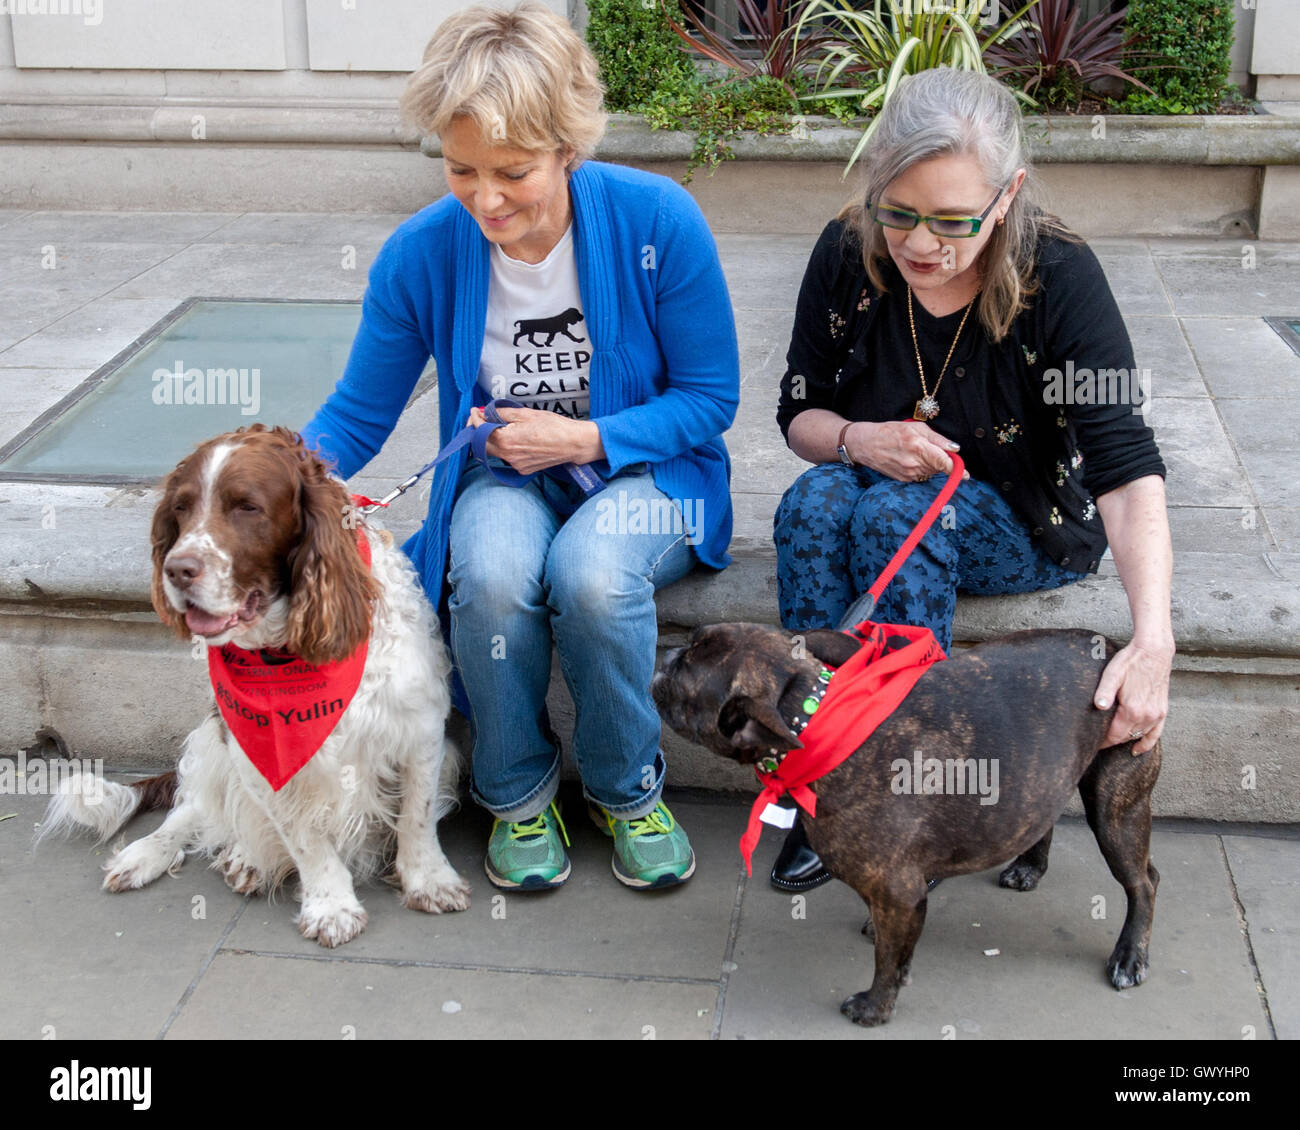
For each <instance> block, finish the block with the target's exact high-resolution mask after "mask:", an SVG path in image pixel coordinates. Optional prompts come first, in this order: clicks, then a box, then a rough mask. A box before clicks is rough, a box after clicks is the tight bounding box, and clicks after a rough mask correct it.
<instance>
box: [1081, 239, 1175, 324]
mask: <svg viewBox="0 0 1300 1130" xmlns="http://www.w3.org/2000/svg"><path fill="white" fill-rule="evenodd" d="M1088 246H1089V247H1091V248H1092V250H1093V252H1094V253H1095V254H1096V256H1097V262H1099V263H1100V264H1101V269H1102V270H1103V271H1104V272H1105V274H1106V282H1107V284H1108V285H1109V286H1110V292H1111V294H1113V295H1114V296H1115V302H1116V305H1118V306H1119V309H1120V313H1121V314H1123V315H1124V317H1125V318H1132V317H1141V316H1149V315H1154V314H1162V315H1169V314H1172V313H1173V312H1174V309H1173V304H1172V302H1171V301H1170V299H1169V296H1168V293H1167V292H1166V290H1165V288H1164V286H1163V284H1162V283H1161V279H1160V273H1159V271H1158V270H1157V269H1156V265H1155V261H1154V260H1153V258H1152V255H1151V250H1150V247H1149V245H1148V243H1147V241H1145V240H1089V241H1088Z"/></svg>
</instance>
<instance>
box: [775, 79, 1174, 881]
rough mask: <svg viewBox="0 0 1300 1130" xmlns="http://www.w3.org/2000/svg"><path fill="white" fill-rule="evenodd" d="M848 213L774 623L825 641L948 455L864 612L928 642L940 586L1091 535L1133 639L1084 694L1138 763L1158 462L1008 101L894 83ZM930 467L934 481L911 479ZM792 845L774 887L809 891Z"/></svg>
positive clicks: (1076, 571)
mask: <svg viewBox="0 0 1300 1130" xmlns="http://www.w3.org/2000/svg"><path fill="white" fill-rule="evenodd" d="M863 159H864V163H865V165H866V168H867V170H868V174H867V176H868V179H867V190H866V195H865V199H864V200H862V201H861V202H859V203H857V204H855V205H852V206H850V207H849V208H846V209H845V210H844V211H843V212H842V213H841V214H840V216H839V217H837V218H836V220H834V221H833V222H832V223H831V224H829V225H828V226H827V228H826V229H825V231H824V232H823V233H822V236H821V238H820V239H819V240H818V242H817V246H816V248H815V249H814V251H813V254H812V258H811V261H810V262H809V265H808V269H807V273H806V274H805V276H804V280H803V286H802V289H801V291H800V294H799V301H798V307H797V311H796V316H795V324H794V332H793V335H792V337H791V343H790V350H789V354H788V357H787V359H788V363H789V367H788V370H787V372H786V375H785V378H784V380H783V382H782V386H781V402H780V408H779V410H778V413H777V421H778V423H779V424H780V427H781V430H782V433H783V434H784V435H785V437H786V441H787V443H788V444H789V446H790V448H791V449H792V450H793V451H794V452H795V453H796V454H798V455H799V456H800V457H802V458H804V459H806V460H808V461H809V462H810V463H813V464H815V465H816V466H814V467H813V468H812V469H811V470H809V471H807V472H805V473H804V474H803V475H801V476H800V477H799V479H798V480H796V482H795V483H794V485H793V486H791V488H790V489H789V490H788V491H787V492H786V494H785V496H784V498H783V499H782V501H781V505H780V507H779V508H778V510H777V514H776V520H775V540H776V546H777V558H778V592H779V599H780V605H781V618H782V623H783V624H785V626H786V627H788V628H800V629H803V628H823V627H835V626H837V625H838V622H839V621H840V619H841V618H842V617H843V615H844V613H845V612H846V610H847V609H848V608H849V606H850V605H851V604H852V603H853V602H854V600H855V599H856V598H857V597H859V596H860V595H861V594H862V593H863V592H864V591H865V590H866V588H867V586H869V585H870V584H871V582H872V581H873V580H874V579H875V577H876V575H877V574H878V573H879V572H880V570H881V569H882V568H883V566H884V565H885V563H886V562H887V561H888V560H889V558H890V556H891V555H892V554H893V552H894V550H895V549H896V548H897V547H898V545H899V544H900V543H901V541H902V540H903V537H904V536H905V535H906V534H907V533H908V532H909V531H910V530H911V528H912V526H913V525H914V524H915V523H916V521H917V519H918V518H919V517H920V516H921V515H922V514H923V513H924V511H925V509H926V508H927V507H928V505H929V504H930V502H931V501H932V500H933V499H934V496H935V495H936V493H937V492H938V489H939V486H940V485H941V479H942V476H944V475H946V474H947V473H948V472H949V471H950V470H951V468H952V462H951V459H950V458H949V455H950V453H951V452H953V451H957V450H958V449H960V451H961V454H962V457H963V459H964V460H965V463H966V466H967V471H968V474H969V476H970V477H969V481H967V482H965V483H964V484H963V485H962V487H961V488H960V490H958V492H957V494H956V496H955V497H954V499H953V502H952V508H953V509H952V511H951V512H950V513H948V514H946V515H945V520H944V521H942V522H939V523H936V525H935V526H934V527H933V528H932V529H931V531H930V533H929V534H927V535H926V537H925V538H924V539H923V541H922V542H921V544H920V546H918V548H917V550H916V551H915V552H914V553H913V554H912V556H911V558H910V559H909V560H908V562H907V564H906V565H905V566H904V568H903V569H902V570H901V571H900V573H899V574H898V576H897V577H896V578H895V579H894V580H893V582H892V583H891V584H890V585H889V587H888V588H887V589H886V590H885V593H884V596H883V598H882V600H881V602H880V604H879V605H878V606H877V607H876V610H875V613H874V619H876V620H879V621H882V622H886V623H911V624H921V625H924V626H927V627H929V628H931V630H932V631H933V632H934V634H935V636H936V638H937V639H938V640H939V642H940V644H941V645H942V646H943V647H944V648H945V649H946V648H948V647H949V646H950V643H951V638H952V619H953V612H954V609H955V605H956V594H957V592H958V591H962V592H970V593H982V594H988V593H1013V592H1028V591H1032V590H1036V589H1046V588H1056V587H1058V586H1060V585H1063V584H1068V583H1070V582H1071V581H1075V580H1078V579H1079V578H1081V577H1083V576H1085V575H1086V574H1087V573H1089V572H1095V571H1096V569H1097V567H1098V563H1099V561H1100V560H1101V556H1102V553H1103V552H1104V551H1105V549H1106V546H1107V543H1109V545H1110V548H1111V551H1112V554H1113V556H1114V560H1115V564H1116V566H1117V568H1118V570H1119V574H1120V577H1121V579H1122V581H1123V583H1124V587H1125V590H1126V592H1127V594H1128V600H1129V607H1130V611H1131V613H1132V617H1133V637H1132V641H1131V642H1130V643H1129V644H1128V646H1127V647H1125V648H1123V649H1122V650H1121V651H1120V652H1119V653H1118V654H1117V655H1116V656H1115V658H1114V659H1113V660H1112V661H1111V663H1110V664H1109V666H1108V667H1107V668H1106V671H1105V673H1104V675H1103V677H1102V680H1101V683H1100V685H1099V686H1098V688H1097V691H1096V696H1095V701H1096V704H1097V706H1098V707H1099V708H1102V709H1107V708H1109V706H1110V705H1111V703H1112V702H1113V701H1115V700H1116V699H1117V700H1118V703H1119V708H1118V711H1117V713H1116V715H1115V720H1114V723H1113V725H1112V727H1111V730H1110V732H1109V734H1108V739H1109V740H1110V741H1111V742H1113V743H1114V744H1119V743H1122V742H1125V741H1133V742H1134V745H1133V752H1134V753H1135V754H1141V753H1145V752H1147V751H1149V750H1150V749H1151V748H1152V747H1153V746H1154V745H1155V743H1156V740H1157V739H1158V738H1159V736H1160V732H1161V730H1162V729H1163V726H1164V720H1165V715H1166V712H1167V709H1168V697H1169V673H1170V669H1171V665H1172V661H1173V655H1174V639H1173V631H1172V627H1171V624H1170V577H1171V572H1172V552H1171V549H1170V539H1169V527H1168V521H1167V519H1166V515H1165V489H1164V464H1163V463H1162V462H1161V459H1160V455H1159V452H1158V451H1157V449H1156V445H1155V441H1154V438H1153V436H1152V433H1151V430H1150V428H1148V427H1147V426H1146V424H1145V423H1144V422H1143V419H1142V415H1141V408H1140V402H1141V398H1142V393H1141V390H1140V389H1139V384H1138V380H1137V376H1136V374H1137V370H1136V368H1135V366H1134V361H1133V350H1132V346H1131V344H1130V342H1129V338H1128V333H1127V331H1126V330H1125V327H1124V322H1123V319H1122V318H1121V317H1120V312H1119V309H1118V307H1117V306H1116V304H1115V300H1114V298H1113V296H1112V295H1111V292H1110V288H1109V287H1108V286H1107V284H1106V280H1105V277H1104V276H1103V274H1102V271H1101V267H1100V266H1099V264H1098V263H1097V260H1096V257H1095V256H1094V255H1093V254H1092V252H1091V251H1090V250H1089V249H1088V248H1087V247H1086V246H1085V245H1084V244H1083V243H1082V241H1081V240H1080V239H1079V238H1078V237H1077V236H1075V235H1073V234H1072V233H1071V232H1069V231H1068V230H1067V229H1065V228H1064V226H1063V225H1062V224H1061V222H1060V221H1059V220H1057V219H1056V218H1055V217H1052V216H1050V215H1048V214H1046V213H1044V212H1043V211H1042V210H1041V209H1039V208H1038V207H1036V206H1035V204H1034V202H1033V199H1032V195H1031V193H1032V187H1033V185H1032V180H1033V178H1032V170H1031V169H1030V168H1029V166H1028V164H1027V162H1026V161H1025V158H1024V155H1023V152H1022V148H1021V129H1020V114H1019V109H1018V107H1017V105H1016V102H1015V99H1014V98H1013V97H1012V95H1011V94H1010V92H1008V91H1007V90H1006V89H1005V88H1004V87H1003V86H1002V85H1001V84H999V83H998V82H996V81H995V80H993V79H991V78H989V77H988V76H986V75H982V74H975V73H971V72H962V71H953V70H949V69H939V70H933V71H927V72H923V73H922V74H919V75H915V76H913V77H911V78H909V79H906V80H904V82H903V83H902V84H900V86H899V88H898V90H897V91H896V93H895V95H894V96H893V98H891V100H890V102H889V103H888V105H887V106H886V108H885V109H884V110H883V111H882V114H881V120H880V123H879V125H878V127H877V130H876V133H875V135H874V136H873V138H872V141H871V143H870V145H869V147H868V149H867V150H866V152H865V153H864V158H863ZM932 476H939V478H935V479H934V481H931V478H932ZM824 877H825V872H824V871H821V870H819V865H818V864H817V861H816V859H815V857H812V856H811V853H809V852H807V851H806V850H805V851H803V852H802V853H801V852H800V850H799V839H798V837H797V836H792V839H791V842H789V843H787V850H786V851H784V852H783V853H782V856H781V858H780V859H779V860H778V863H777V868H776V870H775V871H774V873H773V880H774V882H776V883H777V884H778V885H780V886H784V887H786V888H787V889H805V888H807V887H809V886H815V885H817V883H818V882H821V881H824Z"/></svg>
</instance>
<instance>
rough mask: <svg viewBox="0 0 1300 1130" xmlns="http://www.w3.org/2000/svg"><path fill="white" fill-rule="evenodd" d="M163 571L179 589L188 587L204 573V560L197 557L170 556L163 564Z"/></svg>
mask: <svg viewBox="0 0 1300 1130" xmlns="http://www.w3.org/2000/svg"><path fill="white" fill-rule="evenodd" d="M163 572H164V573H166V574H167V579H168V580H169V581H171V583H172V584H174V585H175V586H176V587H177V588H178V589H187V588H189V587H190V585H192V584H193V583H194V582H195V581H197V580H198V579H199V577H201V576H202V575H203V562H202V561H200V560H199V559H198V558H197V557H186V556H180V557H169V558H167V560H166V562H164V564H163Z"/></svg>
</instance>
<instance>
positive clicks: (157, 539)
mask: <svg viewBox="0 0 1300 1130" xmlns="http://www.w3.org/2000/svg"><path fill="white" fill-rule="evenodd" d="M184 468H185V461H184V460H182V461H181V463H180V465H179V466H178V467H177V468H176V470H174V471H173V472H172V473H171V474H170V475H168V476H167V478H166V479H164V480H163V484H162V497H161V498H159V499H158V505H157V506H155V507H154V512H153V523H152V526H151V527H150V531H149V541H150V547H151V552H152V556H153V579H152V580H151V581H150V584H149V597H150V600H151V601H152V603H153V609H154V611H155V612H157V613H158V618H159V619H160V620H161V621H162V622H163V623H164V624H166V625H167V626H168V627H169V628H171V630H172V631H174V632H175V633H176V634H177V636H179V637H180V638H181V639H183V640H186V639H189V638H190V635H191V634H192V633H191V632H190V630H189V628H188V626H187V625H186V623H185V614H184V613H182V612H177V611H176V609H175V608H173V607H172V604H171V601H169V600H168V599H167V592H166V590H165V589H164V588H163V562H164V561H165V560H166V559H167V554H168V553H170V552H171V548H172V546H174V545H175V544H176V539H177V538H178V537H180V523H178V522H177V521H176V511H175V504H176V487H177V484H178V483H179V482H180V479H181V475H182V474H183V473H184Z"/></svg>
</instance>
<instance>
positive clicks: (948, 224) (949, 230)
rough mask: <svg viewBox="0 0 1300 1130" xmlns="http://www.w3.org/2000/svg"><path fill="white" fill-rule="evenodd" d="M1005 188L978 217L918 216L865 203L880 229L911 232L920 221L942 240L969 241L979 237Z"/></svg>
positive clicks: (996, 194)
mask: <svg viewBox="0 0 1300 1130" xmlns="http://www.w3.org/2000/svg"><path fill="white" fill-rule="evenodd" d="M1005 191H1006V188H1005V187H1003V188H999V189H998V190H997V192H996V193H995V194H994V196H993V199H992V200H990V201H989V206H988V207H987V208H985V209H984V211H983V212H981V213H980V214H979V215H978V216H918V215H917V214H916V213H915V212H909V211H908V210H907V209H906V208H891V207H890V206H889V205H887V204H880V203H876V204H872V203H871V202H870V201H868V202H867V211H868V212H869V213H870V215H871V218H872V219H873V220H875V221H876V223H878V224H879V225H880V226H881V227H884V228H894V229H895V230H897V231H911V230H912V229H913V228H914V227H916V225H917V224H919V223H921V222H922V221H924V222H925V226H926V227H928V228H929V229H930V231H931V232H932V233H933V234H935V235H937V236H940V237H942V238H944V239H969V238H970V237H971V236H974V235H979V233H980V225H981V224H983V223H984V221H985V219H987V218H988V214H989V213H990V212H992V211H993V205H995V204H996V203H997V202H998V201H999V200H1001V199H1002V194H1003V192H1005Z"/></svg>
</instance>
